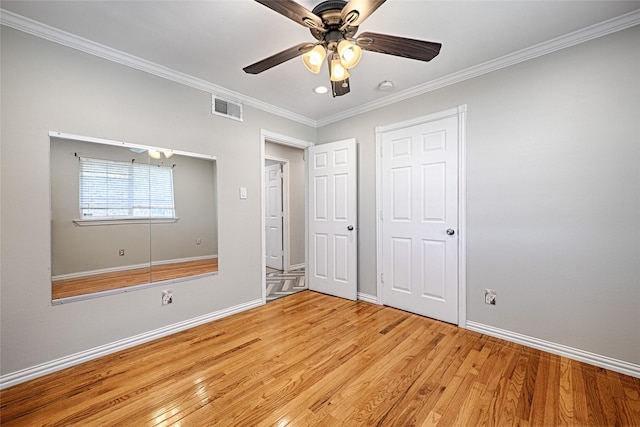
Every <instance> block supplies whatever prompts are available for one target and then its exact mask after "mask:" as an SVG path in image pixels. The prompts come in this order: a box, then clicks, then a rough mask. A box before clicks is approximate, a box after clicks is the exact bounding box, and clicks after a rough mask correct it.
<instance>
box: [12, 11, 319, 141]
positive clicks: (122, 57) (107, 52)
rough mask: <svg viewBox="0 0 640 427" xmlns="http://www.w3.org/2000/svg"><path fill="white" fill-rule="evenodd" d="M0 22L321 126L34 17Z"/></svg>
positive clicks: (80, 49)
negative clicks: (52, 25) (35, 19)
mask: <svg viewBox="0 0 640 427" xmlns="http://www.w3.org/2000/svg"><path fill="white" fill-rule="evenodd" d="M0 24H1V25H5V26H7V27H11V28H13V29H16V30H19V31H22V32H25V33H27V34H31V35H33V36H36V37H40V38H43V39H45V40H49V41H52V42H54V43H58V44H61V45H63V46H67V47H70V48H72V49H76V50H79V51H81V52H84V53H88V54H90V55H94V56H97V57H100V58H103V59H106V60H109V61H112V62H116V63H118V64H121V65H125V66H127V67H131V68H134V69H136V70H139V71H144V72H146V73H149V74H153V75H155V76H158V77H162V78H164V79H167V80H171V81H173V82H176V83H180V84H183V85H185V86H189V87H192V88H194V89H198V90H202V91H204V92H208V93H211V94H213V95H218V96H221V97H223V98H226V99H228V100H230V101H236V102H241V103H242V104H244V105H247V106H250V107H253V108H257V109H259V110H262V111H265V112H267V113H271V114H275V115H277V116H281V117H284V118H286V119H289V120H293V121H295V122H298V123H302V124H304V125H307V126H311V127H314V128H315V127H317V122H316V121H315V120H313V119H310V118H308V117H304V116H302V115H300V114H296V113H293V112H291V111H288V110H285V109H283V108H280V107H276V106H274V105H271V104H268V103H266V102H263V101H260V100H257V99H255V98H251V97H249V96H246V95H243V94H241V93H238V92H235V91H232V90H229V89H226V88H224V87H222V86H218V85H215V84H213V83H211V82H208V81H206V80H202V79H199V78H196V77H193V76H190V75H188V74H185V73H182V72H180V71H176V70H174V69H171V68H168V67H164V66H162V65H159V64H156V63H154V62H151V61H147V60H145V59H142V58H138V57H137V56H133V55H129V54H128V53H125V52H121V51H119V50H116V49H113V48H110V47H108V46H105V45H102V44H100V43H96V42H93V41H91V40H88V39H85V38H83V37H79V36H77V35H75V34H71V33H69V32H66V31H63V30H60V29H58V28H54V27H51V26H49V25H46V24H43V23H41V22H38V21H34V20H33V19H29V18H26V17H24V16H21V15H18V14H15V13H13V12H9V11H8V10H5V9H0Z"/></svg>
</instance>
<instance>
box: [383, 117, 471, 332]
mask: <svg viewBox="0 0 640 427" xmlns="http://www.w3.org/2000/svg"><path fill="white" fill-rule="evenodd" d="M466 113H467V106H466V105H460V106H458V107H456V108H451V109H448V110H444V111H440V112H438V113H433V114H429V115H426V116H421V117H417V118H414V119H410V120H406V121H402V122H398V123H393V124H390V125H385V126H378V127H376V196H377V197H376V247H377V262H376V280H377V291H378V292H377V294H378V304H382V302H383V292H384V288H383V283H382V266H383V253H382V208H383V206H382V202H383V201H382V173H381V172H382V134H383V133H384V132H389V131H392V130H396V129H402V128H406V127H411V126H415V125H418V124H422V123H427V122H431V121H436V120H440V119H444V118H447V117H452V116H457V118H458V230H457V233H458V326H459V327H462V328H464V327H465V326H466V322H467V281H466V277H467V275H466V265H467V257H466V246H467V245H466V234H467V233H466V132H465V130H466Z"/></svg>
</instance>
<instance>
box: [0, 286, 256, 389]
mask: <svg viewBox="0 0 640 427" xmlns="http://www.w3.org/2000/svg"><path fill="white" fill-rule="evenodd" d="M261 305H262V299H257V300H253V301H249V302H246V303H242V304H238V305H236V306H233V307H229V308H225V309H222V310H219V311H215V312H213V313H208V314H205V315H202V316H199V317H194V318H193V319H189V320H185V321H182V322H178V323H174V324H172V325H168V326H164V327H162V328H158V329H154V330H152V331H149V332H145V333H142V334H139V335H134V336H132V337H129V338H125V339H122V340H118V341H115V342H112V343H109V344H105V345H101V346H99V347H94V348H91V349H89V350H84V351H81V352H79V353H75V354H72V355H69V356H65V357H61V358H59V359H56V360H52V361H50V362H45V363H42V364H40V365H36V366H32V367H30V368H25V369H22V370H20V371H16V372H11V373H9V374H5V375H2V376H1V377H0V390H2V389H5V388H7V387H11V386H13V385H16V384H20V383H23V382H25V381H29V380H32V379H35V378H38V377H41V376H44V375H47V374H51V373H53V372H56V371H60V370H62V369H65V368H69V367H71V366H75V365H79V364H81V363H84V362H88V361H89V360H93V359H97V358H99V357H102V356H106V355H108V354H111V353H115V352H117V351H120V350H124V349H127V348H130V347H134V346H136V345H139V344H143V343H145V342H148V341H152V340H155V339H157V338H162V337H165V336H167V335H171V334H175V333H176V332H180V331H184V330H186V329H189V328H193V327H194V326H198V325H202V324H204V323H208V322H211V321H213V320H217V319H221V318H223V317H227V316H231V315H233V314H237V313H240V312H243V311H246V310H250V309H252V308H255V307H259V306H261Z"/></svg>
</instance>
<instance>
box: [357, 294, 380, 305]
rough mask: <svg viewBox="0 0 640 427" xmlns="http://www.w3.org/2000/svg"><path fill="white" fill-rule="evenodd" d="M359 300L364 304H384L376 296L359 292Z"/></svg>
mask: <svg viewBox="0 0 640 427" xmlns="http://www.w3.org/2000/svg"><path fill="white" fill-rule="evenodd" d="M358 299H359V300H360V301H364V302H370V303H371V304H378V305H381V304H382V303H381V302H380V301H379V300H378V297H377V296H375V295H369V294H365V293H362V292H358Z"/></svg>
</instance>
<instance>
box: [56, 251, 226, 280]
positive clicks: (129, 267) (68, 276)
mask: <svg viewBox="0 0 640 427" xmlns="http://www.w3.org/2000/svg"><path fill="white" fill-rule="evenodd" d="M215 258H218V255H217V254H214V255H202V256H194V257H188V258H175V259H166V260H162V261H152V262H151V266H154V265H167V264H175V263H178V262H189V261H203V260H206V259H215ZM146 267H149V263H146V262H145V263H141V264H130V265H123V266H119V267H109V268H100V269H98V270H89V271H78V272H75V273H67V274H58V275H57V276H52V277H51V280H63V279H76V278H78V277H86V276H93V275H96V274H104V273H116V272H118V271H127V270H135V269H138V268H146Z"/></svg>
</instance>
